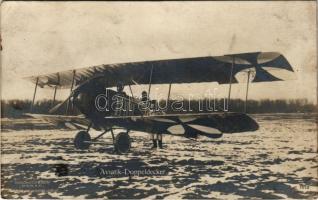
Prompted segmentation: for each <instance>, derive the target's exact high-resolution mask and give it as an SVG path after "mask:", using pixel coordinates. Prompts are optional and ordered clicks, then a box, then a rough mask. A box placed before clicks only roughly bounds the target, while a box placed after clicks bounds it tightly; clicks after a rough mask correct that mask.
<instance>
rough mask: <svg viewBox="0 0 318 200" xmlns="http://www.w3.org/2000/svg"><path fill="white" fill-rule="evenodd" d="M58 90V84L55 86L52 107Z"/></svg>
mask: <svg viewBox="0 0 318 200" xmlns="http://www.w3.org/2000/svg"><path fill="white" fill-rule="evenodd" d="M56 90H57V86H55V87H54V94H53V101H52V105H51V107H53V106H54V103H55V97H56Z"/></svg>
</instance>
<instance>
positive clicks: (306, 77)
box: [1, 1, 317, 103]
mask: <svg viewBox="0 0 318 200" xmlns="http://www.w3.org/2000/svg"><path fill="white" fill-rule="evenodd" d="M315 6H316V2H314V1H303V2H297V1H296V2H295V1H289V2H288V1H286V2H282V1H279V2H274V1H273V2H265V1H258V2H4V3H2V7H1V38H2V48H3V49H2V52H1V53H2V54H1V68H2V71H1V72H2V73H1V76H2V77H1V80H2V87H1V95H2V98H3V99H32V96H33V92H34V84H32V83H30V82H28V81H27V80H25V79H23V77H27V76H33V75H37V74H39V75H40V74H46V73H53V72H58V71H63V70H68V69H76V68H82V67H89V66H93V65H99V64H111V63H123V62H134V61H146V60H160V59H173V58H186V57H198V56H218V55H224V54H234V53H244V52H254V51H263V52H266V51H276V52H280V53H282V54H283V55H284V56H285V57H286V58H287V60H288V61H289V62H290V64H291V66H292V67H293V69H294V71H295V74H294V76H293V77H291V76H290V77H287V79H288V80H286V81H278V82H271V83H253V84H250V87H249V98H251V99H265V98H270V99H295V98H306V99H308V100H309V101H310V102H314V103H316V101H317V100H316V98H317V48H316V44H317V42H316V7H315ZM289 79H291V80H289ZM245 85H246V84H235V85H233V86H232V95H231V97H232V98H243V99H244V98H245V91H246V86H245ZM145 88H147V86H141V87H139V86H133V91H134V93H135V94H139V93H141V90H143V89H145ZM215 88H216V89H215ZM208 90H216V91H217V93H218V96H220V97H221V96H227V92H228V85H221V86H220V85H218V84H217V83H203V84H182V85H173V86H172V90H171V93H172V98H173V97H176V96H179V95H180V96H186V95H189V94H191V95H193V96H195V97H202V96H204V95H205V94H206V93H207V91H208ZM167 91H168V86H167V85H161V86H153V87H152V92H151V95H152V97H153V98H154V96H155V95H157V96H162V97H163V98H164V96H165V95H166V93H167ZM68 92H69V90H64V91H58V93H57V98H58V99H63V98H65V97H66V95H67V93H68ZM52 97H53V91H52V90H48V89H38V91H37V97H36V99H37V100H39V99H43V98H52Z"/></svg>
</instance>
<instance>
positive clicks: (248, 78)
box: [244, 70, 251, 113]
mask: <svg viewBox="0 0 318 200" xmlns="http://www.w3.org/2000/svg"><path fill="white" fill-rule="evenodd" d="M250 75H251V71H250V70H248V72H247V84H246V96H245V106H244V111H245V113H246V112H247V96H248V86H249V83H250Z"/></svg>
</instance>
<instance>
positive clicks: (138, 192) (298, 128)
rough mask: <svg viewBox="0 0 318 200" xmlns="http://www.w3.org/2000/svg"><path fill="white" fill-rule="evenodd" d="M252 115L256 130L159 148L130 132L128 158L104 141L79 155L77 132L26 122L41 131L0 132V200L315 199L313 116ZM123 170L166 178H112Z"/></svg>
mask: <svg viewBox="0 0 318 200" xmlns="http://www.w3.org/2000/svg"><path fill="white" fill-rule="evenodd" d="M253 117H254V118H255V119H256V120H257V121H258V123H259V124H260V129H259V130H258V131H256V132H246V133H237V134H229V135H223V137H222V138H219V139H214V140H211V139H205V138H202V139H199V140H197V141H193V140H188V139H185V138H181V137H172V136H165V137H164V144H165V146H164V147H165V148H164V149H163V150H150V147H151V145H152V143H151V141H150V139H149V135H148V134H147V133H141V132H131V134H130V135H131V137H132V138H133V140H134V141H133V143H132V149H131V152H130V153H128V154H127V155H117V154H114V153H113V147H112V145H110V144H109V143H110V142H111V140H110V136H109V135H106V136H104V138H103V139H102V140H100V141H104V142H105V143H101V144H96V145H93V146H91V148H90V149H89V150H86V151H80V150H76V149H74V146H73V138H74V136H75V134H76V131H74V130H72V131H70V130H58V129H52V125H47V127H50V128H48V129H46V130H44V129H45V124H44V125H43V122H36V121H32V120H29V121H28V123H40V124H41V126H40V128H36V129H35V130H30V129H29V128H25V129H22V130H13V129H10V128H9V129H5V130H4V131H3V132H2V134H1V153H2V157H1V172H2V173H1V186H2V189H1V190H2V197H4V198H46V199H47V198H117V199H118V198H134V199H138V198H148V199H154V198H169V199H175V198H227V199H231V198H234V199H235V198H240V197H246V198H267V199H272V198H318V178H317V177H318V176H317V170H318V163H317V162H318V157H317V126H316V118H315V116H314V115H302V114H293V115H278V114H277V115H256V116H253ZM7 121H8V120H7ZM9 121H10V120H9ZM19 123H21V122H19ZM22 127H23V126H22ZM29 127H30V126H29ZM31 127H32V126H31ZM92 135H98V132H96V131H92ZM106 143H108V144H106ZM61 168H62V171H63V169H64V170H65V169H66V174H64V175H65V176H63V174H61V173H60V172H61ZM103 170H104V173H101V172H102V171H103ZM128 170H130V172H133V171H134V170H135V171H138V170H139V171H142V170H146V171H147V170H148V171H151V172H154V171H156V170H159V171H160V170H161V171H162V172H163V174H160V173H159V174H155V175H149V174H140V175H139V176H138V175H129V174H128V173H121V174H120V173H115V172H119V171H120V172H125V171H128ZM64 172H65V171H64ZM110 172H114V173H113V174H107V173H110ZM59 175H60V176H59Z"/></svg>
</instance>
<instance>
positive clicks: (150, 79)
mask: <svg viewBox="0 0 318 200" xmlns="http://www.w3.org/2000/svg"><path fill="white" fill-rule="evenodd" d="M152 72H153V65H151V71H150V78H149V87H148V99H150V89H151V81H152Z"/></svg>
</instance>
